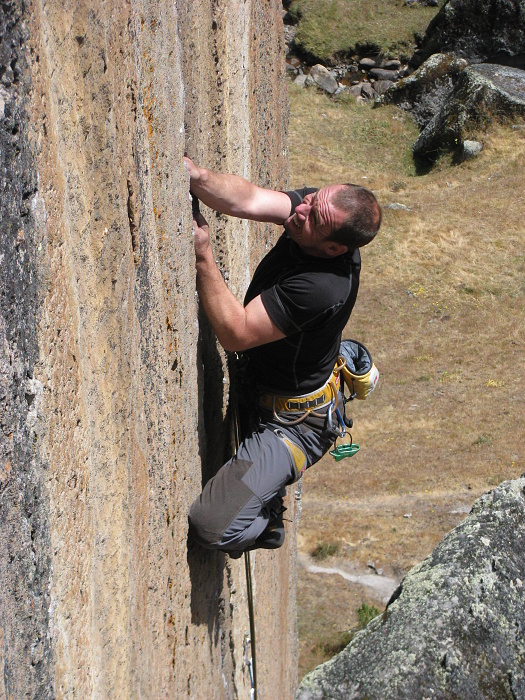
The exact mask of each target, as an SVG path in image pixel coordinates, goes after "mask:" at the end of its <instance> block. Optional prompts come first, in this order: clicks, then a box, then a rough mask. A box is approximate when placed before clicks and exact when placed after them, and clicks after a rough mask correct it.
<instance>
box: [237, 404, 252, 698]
mask: <svg viewBox="0 0 525 700" xmlns="http://www.w3.org/2000/svg"><path fill="white" fill-rule="evenodd" d="M232 393H233V396H232V397H231V406H232V423H233V447H234V450H235V452H237V450H238V449H239V446H240V444H241V431H240V423H239V404H238V402H237V395H236V392H235V391H234V392H232ZM244 570H245V573H246V595H247V598H248V616H249V618H250V636H249V637H248V636H247V635H245V644H246V664H247V666H248V672H249V674H250V684H251V691H250V700H255V699H256V698H257V661H256V651H255V613H254V609H253V586H252V566H251V561H250V552H248V551H246V552H244ZM248 644H249V645H250V651H251V658H250V656H249V654H248Z"/></svg>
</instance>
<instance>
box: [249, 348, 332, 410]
mask: <svg viewBox="0 0 525 700" xmlns="http://www.w3.org/2000/svg"><path fill="white" fill-rule="evenodd" d="M344 364H345V362H344V361H343V362H342V363H341V362H340V361H339V360H338V361H337V362H336V365H335V367H334V369H333V372H332V376H331V377H330V379H328V381H327V382H326V383H325V384H324V385H323V386H322V387H321V388H320V389H318V390H317V391H314V392H313V393H312V394H304V395H303V396H280V395H279V394H268V393H266V392H261V393H260V394H259V405H260V406H261V407H262V408H266V409H267V410H269V411H274V412H275V413H279V412H282V411H287V412H291V413H303V412H305V411H306V412H308V413H309V412H310V411H314V410H316V409H318V408H323V407H324V406H328V404H330V402H331V401H333V400H334V399H335V400H337V392H338V390H339V385H340V377H339V372H340V371H341V368H342V367H344Z"/></svg>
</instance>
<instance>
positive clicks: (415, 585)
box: [296, 477, 525, 700]
mask: <svg viewBox="0 0 525 700" xmlns="http://www.w3.org/2000/svg"><path fill="white" fill-rule="evenodd" d="M392 598H393V600H392V601H391V602H390V603H389V605H388V606H387V609H386V611H385V612H384V613H383V614H382V615H380V616H379V617H377V618H375V620H373V621H372V622H371V623H370V624H369V625H368V627H367V628H366V629H365V630H363V631H362V632H360V633H359V634H357V635H356V637H355V638H354V639H353V641H352V642H351V643H350V644H349V645H348V647H347V648H346V649H345V650H344V651H342V652H341V653H340V654H338V655H337V656H336V657H334V658H333V659H331V660H330V661H328V662H327V663H325V664H323V665H322V666H319V667H318V668H317V669H316V670H315V671H313V672H312V673H310V674H309V675H308V676H306V678H305V679H304V680H303V682H302V683H301V685H300V687H299V689H298V692H297V695H296V697H297V700H321V699H328V698H330V700H365V698H366V699H367V700H394V699H395V700H404V699H406V700H412V699H413V698H418V699H419V698H421V699H423V698H432V699H433V700H449V699H450V698H461V700H480V698H483V700H517V699H518V698H524V697H525V663H524V662H525V478H523V477H522V478H521V479H518V480H515V481H508V482H505V483H503V484H501V485H500V486H499V487H498V488H496V489H495V490H494V491H492V492H491V493H488V494H486V495H485V496H483V497H482V498H480V499H478V501H476V503H475V504H474V506H473V508H472V511H471V514H470V515H469V516H468V517H467V519H466V520H465V521H464V522H463V523H462V524H461V525H459V526H458V527H456V528H455V529H454V530H452V532H450V533H449V534H448V535H447V536H446V537H445V539H444V540H443V541H442V542H441V544H440V545H438V547H437V548H436V549H435V550H434V552H433V553H432V554H431V555H430V557H428V558H427V559H426V560H425V561H423V562H422V563H421V564H419V565H418V566H416V567H415V568H414V569H412V571H411V572H410V573H409V574H408V575H407V576H406V577H405V579H404V580H403V582H402V584H401V586H400V588H399V589H398V591H397V592H396V593H395V594H394V596H393V597H392Z"/></svg>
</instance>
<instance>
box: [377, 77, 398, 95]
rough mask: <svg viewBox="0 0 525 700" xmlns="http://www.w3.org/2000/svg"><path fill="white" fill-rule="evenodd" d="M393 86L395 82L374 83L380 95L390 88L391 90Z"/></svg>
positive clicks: (379, 81) (381, 81)
mask: <svg viewBox="0 0 525 700" xmlns="http://www.w3.org/2000/svg"><path fill="white" fill-rule="evenodd" d="M392 85H394V82H393V81H392V80H378V81H377V82H375V83H374V90H375V91H376V92H377V94H378V95H382V94H383V93H385V92H386V91H387V90H388V89H389V88H391V87H392Z"/></svg>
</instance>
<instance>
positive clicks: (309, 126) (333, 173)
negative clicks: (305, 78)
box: [288, 84, 419, 187]
mask: <svg viewBox="0 0 525 700" xmlns="http://www.w3.org/2000/svg"><path fill="white" fill-rule="evenodd" d="M288 94H289V100H290V111H291V114H292V118H291V122H292V123H291V125H290V139H289V140H290V166H291V167H290V169H291V172H292V173H299V172H307V173H308V178H309V182H315V183H316V184H317V185H318V186H324V185H327V184H329V183H332V182H357V183H358V184H363V185H366V184H367V183H366V179H369V178H371V177H373V176H374V175H381V176H383V175H384V173H385V171H391V172H394V173H395V175H396V179H395V182H402V183H403V186H404V184H405V179H406V178H409V177H414V176H415V175H416V170H415V166H414V161H413V159H412V144H413V143H414V141H415V140H416V138H417V137H418V134H419V131H418V128H417V126H416V125H415V123H414V121H413V119H412V118H411V117H410V116H409V115H408V114H406V113H405V112H401V111H400V110H399V109H398V108H397V107H395V106H390V105H389V106H386V107H382V108H381V109H373V108H372V105H371V104H369V103H359V102H356V100H355V98H354V97H352V96H350V95H344V94H342V95H340V96H338V97H337V98H335V99H334V98H330V97H328V96H327V95H326V94H324V93H321V92H318V91H317V90H316V88H314V87H312V88H307V89H304V88H300V87H297V86H296V85H293V84H290V85H289V92H288ZM293 184H294V187H296V186H299V185H301V184H306V183H300V182H299V183H298V182H294V183H293Z"/></svg>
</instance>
